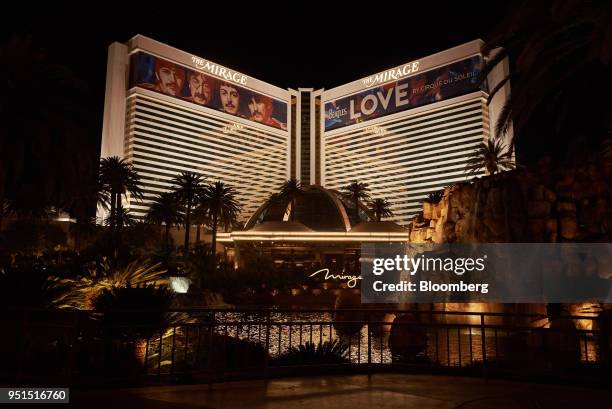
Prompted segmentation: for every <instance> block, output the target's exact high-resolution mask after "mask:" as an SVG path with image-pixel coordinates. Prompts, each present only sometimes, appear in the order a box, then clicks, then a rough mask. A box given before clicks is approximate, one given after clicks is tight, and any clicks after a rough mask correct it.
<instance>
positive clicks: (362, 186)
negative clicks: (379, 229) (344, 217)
mask: <svg viewBox="0 0 612 409" xmlns="http://www.w3.org/2000/svg"><path fill="white" fill-rule="evenodd" d="M341 190H342V193H343V195H344V196H345V197H346V198H347V199H348V200H350V201H352V202H353V207H354V212H355V214H354V215H355V216H354V217H355V224H357V223H359V220H360V219H359V201H364V202H365V201H368V200H370V188H369V186H368V184H367V183H364V182H359V181H358V180H355V181H353V182H352V183H351V184H349V185H346V186H344V187H343V188H342V189H341Z"/></svg>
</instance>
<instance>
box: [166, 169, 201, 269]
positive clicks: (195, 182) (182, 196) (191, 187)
mask: <svg viewBox="0 0 612 409" xmlns="http://www.w3.org/2000/svg"><path fill="white" fill-rule="evenodd" d="M203 182H204V176H202V175H200V174H198V173H195V172H181V173H180V174H178V175H177V176H176V177H175V178H174V179H172V184H173V192H174V195H175V197H176V198H177V199H178V200H179V203H180V205H181V206H182V207H183V211H184V215H185V217H184V219H183V225H184V226H185V241H184V244H183V252H184V257H185V258H187V257H188V256H189V230H190V227H191V212H192V210H193V208H194V207H195V205H196V202H197V199H198V197H199V195H200V194H201V193H202V187H203V185H202V183H203Z"/></svg>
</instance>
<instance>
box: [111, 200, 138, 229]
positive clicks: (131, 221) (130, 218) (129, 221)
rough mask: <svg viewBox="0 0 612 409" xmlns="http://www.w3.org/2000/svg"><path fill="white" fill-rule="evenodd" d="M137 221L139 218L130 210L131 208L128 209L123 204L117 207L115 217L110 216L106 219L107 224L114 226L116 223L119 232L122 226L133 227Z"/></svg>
mask: <svg viewBox="0 0 612 409" xmlns="http://www.w3.org/2000/svg"><path fill="white" fill-rule="evenodd" d="M136 223H137V220H136V218H135V217H134V215H133V214H132V212H130V209H126V208H125V207H123V206H119V207H118V208H117V209H115V216H114V217H113V216H108V217H107V218H106V220H105V221H104V224H105V225H107V226H112V225H113V224H114V225H115V228H116V229H117V233H120V232H121V228H122V227H124V226H126V227H132V226H134V225H135V224H136Z"/></svg>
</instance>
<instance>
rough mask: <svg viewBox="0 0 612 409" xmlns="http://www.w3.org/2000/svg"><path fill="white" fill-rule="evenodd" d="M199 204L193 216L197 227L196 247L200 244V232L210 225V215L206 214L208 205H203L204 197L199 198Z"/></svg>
mask: <svg viewBox="0 0 612 409" xmlns="http://www.w3.org/2000/svg"><path fill="white" fill-rule="evenodd" d="M198 200H199V204H198V206H197V207H196V208H195V209H194V211H193V214H192V220H193V223H195V225H196V239H195V241H196V245H197V244H199V243H200V231H201V229H202V226H203V225H208V224H210V220H209V219H208V214H207V213H206V205H205V204H204V203H202V197H201V195H200V197H199V199H198Z"/></svg>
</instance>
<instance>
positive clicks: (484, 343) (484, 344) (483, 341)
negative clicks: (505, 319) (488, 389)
mask: <svg viewBox="0 0 612 409" xmlns="http://www.w3.org/2000/svg"><path fill="white" fill-rule="evenodd" d="M480 338H481V344H482V345H481V348H482V376H483V377H484V379H485V381H486V380H487V341H486V335H485V316H484V314H483V313H480Z"/></svg>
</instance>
